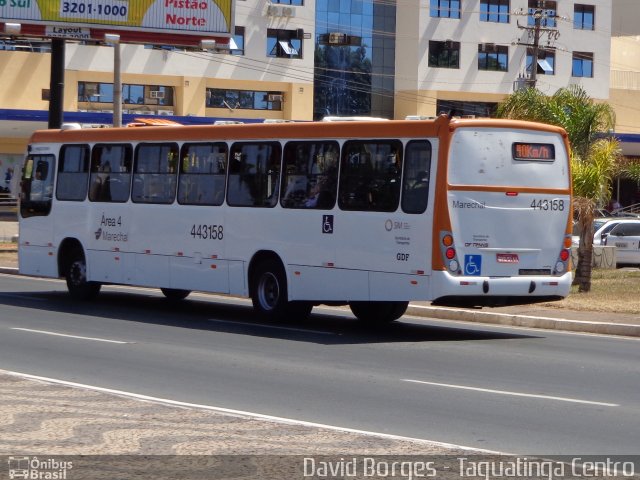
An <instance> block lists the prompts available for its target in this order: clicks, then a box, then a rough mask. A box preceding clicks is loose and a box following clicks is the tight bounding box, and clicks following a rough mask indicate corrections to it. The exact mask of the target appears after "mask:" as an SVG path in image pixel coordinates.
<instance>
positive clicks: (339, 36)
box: [329, 32, 347, 45]
mask: <svg viewBox="0 0 640 480" xmlns="http://www.w3.org/2000/svg"><path fill="white" fill-rule="evenodd" d="M329 43H330V44H332V45H344V44H346V43H347V34H346V33H339V32H333V33H329Z"/></svg>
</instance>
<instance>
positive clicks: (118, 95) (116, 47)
mask: <svg viewBox="0 0 640 480" xmlns="http://www.w3.org/2000/svg"><path fill="white" fill-rule="evenodd" d="M104 40H105V42H107V43H110V44H112V45H113V126H114V127H121V126H122V75H121V60H120V35H117V34H114V33H106V34H105V35H104Z"/></svg>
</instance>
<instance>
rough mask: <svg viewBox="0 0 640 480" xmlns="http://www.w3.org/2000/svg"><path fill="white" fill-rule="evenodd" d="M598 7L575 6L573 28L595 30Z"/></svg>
mask: <svg viewBox="0 0 640 480" xmlns="http://www.w3.org/2000/svg"><path fill="white" fill-rule="evenodd" d="M595 18H596V7H595V6H594V5H580V4H578V3H576V4H575V5H574V6H573V28H575V29H576V30H593V29H594V28H595Z"/></svg>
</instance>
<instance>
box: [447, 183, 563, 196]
mask: <svg viewBox="0 0 640 480" xmlns="http://www.w3.org/2000/svg"><path fill="white" fill-rule="evenodd" d="M447 189H448V190H452V191H457V192H498V193H507V194H508V193H545V194H550V195H569V194H570V193H571V189H569V188H541V187H514V186H493V185H448V186H447Z"/></svg>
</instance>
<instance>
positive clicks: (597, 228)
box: [571, 217, 625, 247]
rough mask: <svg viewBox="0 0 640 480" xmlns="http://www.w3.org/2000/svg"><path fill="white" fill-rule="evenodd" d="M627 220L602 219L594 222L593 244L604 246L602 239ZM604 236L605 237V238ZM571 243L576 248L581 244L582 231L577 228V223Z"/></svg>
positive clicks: (574, 226)
mask: <svg viewBox="0 0 640 480" xmlns="http://www.w3.org/2000/svg"><path fill="white" fill-rule="evenodd" d="M622 220H625V219H621V218H612V217H602V218H596V219H594V220H593V244H594V245H602V239H603V238H604V236H606V234H608V233H609V231H611V229H612V228H613V227H615V226H616V225H617V224H618V223H620V221H622ZM603 235H604V236H603ZM571 243H572V244H573V245H574V246H576V247H577V246H578V245H579V243H580V231H579V229H578V228H577V223H574V225H573V234H572V236H571Z"/></svg>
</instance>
